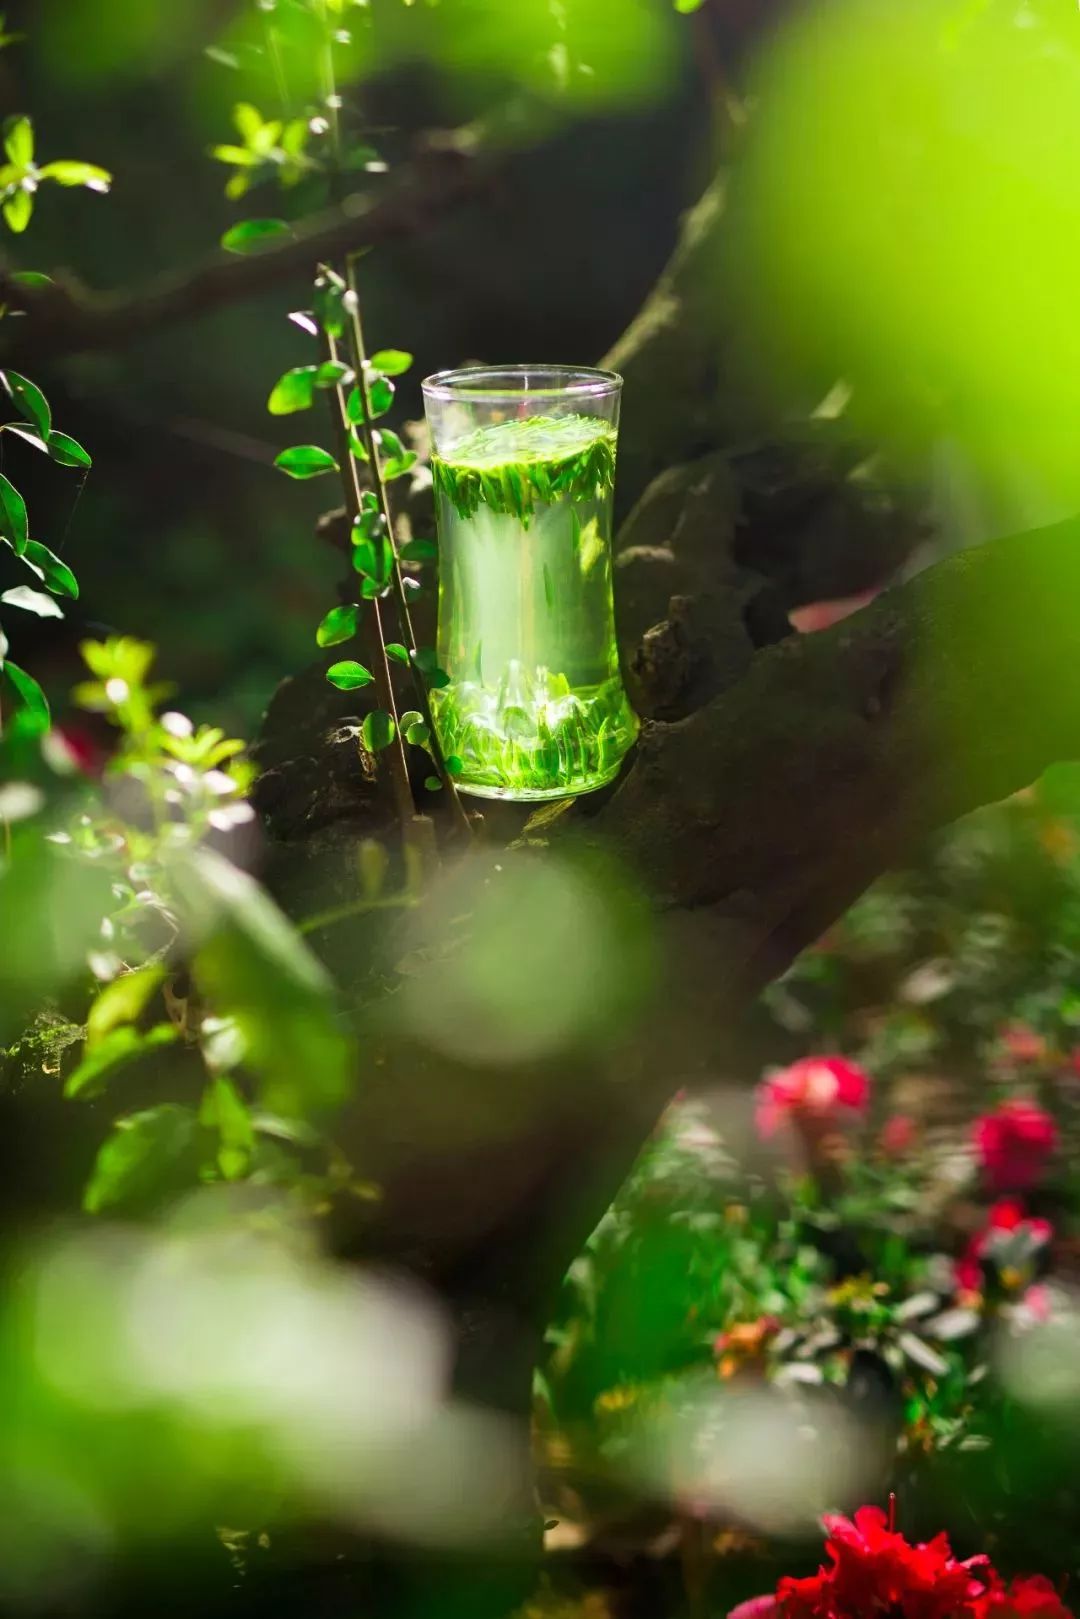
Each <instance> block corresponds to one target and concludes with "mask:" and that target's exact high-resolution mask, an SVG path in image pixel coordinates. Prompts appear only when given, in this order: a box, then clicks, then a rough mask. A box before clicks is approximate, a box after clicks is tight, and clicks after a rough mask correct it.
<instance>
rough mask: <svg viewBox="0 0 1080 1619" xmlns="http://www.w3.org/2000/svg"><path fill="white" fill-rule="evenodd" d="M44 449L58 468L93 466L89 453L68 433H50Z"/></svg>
mask: <svg viewBox="0 0 1080 1619" xmlns="http://www.w3.org/2000/svg"><path fill="white" fill-rule="evenodd" d="M45 448H46V449H47V450H48V452H49V454H50V455H51V456H52V458H53V460H54V461H55V462H57V463H58V465H59V466H62V467H89V466H93V461H92V460H91V458H90V454H89V452H88V451H87V450H84V449H83V447H82V445H81V444H80V443H79V441H78V439H74V438H72V437H71V436H70V434H68V433H57V432H52V433H50V434H49V436H48V438H47V439H46V441H45Z"/></svg>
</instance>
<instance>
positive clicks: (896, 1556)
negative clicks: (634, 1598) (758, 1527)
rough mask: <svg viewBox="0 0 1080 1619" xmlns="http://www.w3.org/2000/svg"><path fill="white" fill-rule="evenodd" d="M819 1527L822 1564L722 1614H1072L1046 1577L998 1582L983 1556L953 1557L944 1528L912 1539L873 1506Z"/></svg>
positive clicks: (744, 1618)
mask: <svg viewBox="0 0 1080 1619" xmlns="http://www.w3.org/2000/svg"><path fill="white" fill-rule="evenodd" d="M825 1529H826V1531H827V1534H828V1539H827V1540H826V1542H825V1550H826V1552H827V1553H828V1558H829V1561H828V1563H826V1564H823V1565H822V1567H821V1568H819V1569H818V1571H817V1573H816V1574H812V1575H811V1576H810V1578H809V1579H803V1580H797V1579H791V1578H786V1579H782V1580H781V1581H780V1583H779V1585H778V1586H777V1588H776V1595H775V1597H756V1598H755V1599H754V1600H753V1601H752V1602H744V1603H743V1604H742V1605H741V1606H740V1607H738V1608H736V1609H735V1610H734V1611H733V1612H732V1613H731V1614H729V1615H728V1619H873V1616H874V1615H879V1616H881V1619H884V1616H886V1615H888V1616H889V1619H1073V1615H1072V1614H1071V1613H1070V1612H1069V1610H1068V1609H1067V1608H1066V1607H1064V1606H1063V1604H1062V1602H1061V1598H1060V1597H1059V1596H1058V1593H1057V1592H1056V1591H1055V1590H1054V1587H1053V1586H1052V1585H1051V1584H1050V1582H1049V1580H1044V1579H1042V1578H1040V1577H1038V1576H1034V1577H1031V1578H1027V1579H1021V1580H1014V1581H1013V1583H1012V1585H1010V1586H1008V1587H1006V1586H1005V1585H1004V1584H1003V1583H1002V1581H1001V1580H1000V1579H999V1578H998V1575H997V1574H996V1573H995V1571H994V1569H993V1568H992V1567H991V1566H990V1560H989V1558H987V1557H969V1558H968V1559H967V1560H966V1561H964V1562H958V1561H957V1559H956V1558H955V1557H954V1556H953V1554H952V1548H951V1546H950V1545H949V1541H948V1537H947V1536H946V1535H936V1536H935V1537H934V1539H933V1540H930V1541H926V1542H924V1543H922V1544H920V1545H918V1546H912V1545H911V1544H910V1543H909V1542H908V1541H906V1540H905V1539H904V1537H903V1535H901V1534H898V1533H897V1531H896V1529H895V1528H894V1527H893V1524H892V1522H891V1519H889V1518H887V1517H886V1516H885V1514H884V1512H882V1511H880V1509H879V1508H877V1507H860V1508H859V1510H858V1511H857V1512H856V1514H855V1516H854V1518H841V1517H839V1516H833V1517H828V1518H826V1519H825Z"/></svg>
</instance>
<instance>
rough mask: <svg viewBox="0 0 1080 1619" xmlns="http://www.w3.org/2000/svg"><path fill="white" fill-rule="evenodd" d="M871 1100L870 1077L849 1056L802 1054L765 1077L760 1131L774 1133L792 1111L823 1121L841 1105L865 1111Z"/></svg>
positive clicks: (759, 1112)
mask: <svg viewBox="0 0 1080 1619" xmlns="http://www.w3.org/2000/svg"><path fill="white" fill-rule="evenodd" d="M869 1100H870V1080H869V1078H868V1076H867V1075H866V1074H865V1073H864V1072H863V1070H862V1069H861V1068H859V1067H857V1066H856V1064H855V1063H853V1062H848V1060H847V1058H846V1057H802V1058H800V1060H799V1061H798V1062H793V1063H792V1064H791V1066H790V1068H778V1069H777V1070H776V1071H775V1072H774V1073H772V1074H770V1075H769V1076H768V1078H766V1079H763V1080H762V1082H761V1084H760V1085H759V1086H758V1093H757V1107H756V1109H755V1113H754V1117H755V1121H756V1123H757V1128H758V1133H759V1134H760V1135H762V1136H771V1135H775V1133H776V1131H777V1130H778V1129H779V1128H780V1125H781V1124H782V1123H783V1122H784V1119H785V1118H786V1117H787V1116H788V1115H790V1114H795V1115H796V1116H801V1117H802V1118H803V1119H813V1120H815V1121H817V1122H820V1121H824V1120H831V1119H832V1118H833V1117H834V1116H835V1114H836V1113H837V1112H838V1110H839V1109H841V1108H847V1109H849V1110H850V1111H852V1112H855V1113H862V1112H864V1111H865V1109H866V1106H867V1104H868V1102H869Z"/></svg>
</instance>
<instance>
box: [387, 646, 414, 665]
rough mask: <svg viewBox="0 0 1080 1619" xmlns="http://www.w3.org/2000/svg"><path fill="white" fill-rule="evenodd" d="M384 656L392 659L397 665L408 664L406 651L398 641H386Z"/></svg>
mask: <svg viewBox="0 0 1080 1619" xmlns="http://www.w3.org/2000/svg"><path fill="white" fill-rule="evenodd" d="M386 656H387V657H388V658H394V659H395V660H396V661H397V662H398V663H408V661H409V653H408V649H407V648H406V647H403V646H402V644H401V642H400V641H387V643H386Z"/></svg>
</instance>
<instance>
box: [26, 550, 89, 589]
mask: <svg viewBox="0 0 1080 1619" xmlns="http://www.w3.org/2000/svg"><path fill="white" fill-rule="evenodd" d="M23 561H24V562H25V563H26V565H27V567H28V568H32V569H33V571H34V572H35V573H36V574H37V576H38V578H39V579H44V581H45V585H46V588H47V589H49V590H52V591H55V593H56V594H57V595H58V596H70V597H71V598H72V600H73V601H77V600H78V597H79V582H78V580H77V579H76V577H75V575H74V574H73V573H72V571H71V569H70V568H69V567H68V565H67V563H66V562H61V560H60V558H59V557H58V556H54V554H53V553H52V551H50V550H49V548H48V546H47V545H39V544H38V542H37V540H27V542H26V550H25V551H24V552H23Z"/></svg>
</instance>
